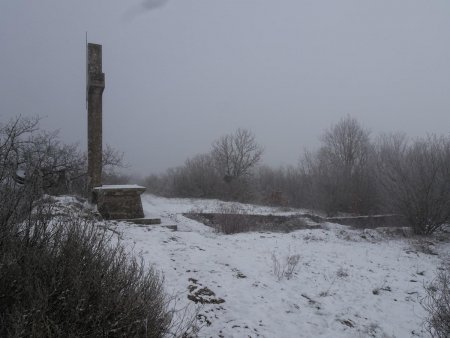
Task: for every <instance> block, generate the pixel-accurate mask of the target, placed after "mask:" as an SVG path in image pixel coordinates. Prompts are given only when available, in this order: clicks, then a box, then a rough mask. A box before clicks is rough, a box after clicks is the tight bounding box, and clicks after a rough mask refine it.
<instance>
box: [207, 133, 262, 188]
mask: <svg viewBox="0 0 450 338" xmlns="http://www.w3.org/2000/svg"><path fill="white" fill-rule="evenodd" d="M262 154H263V148H262V147H261V146H260V145H259V144H258V143H257V142H256V140H255V136H254V135H253V133H251V132H250V131H249V130H247V129H238V130H237V131H236V132H235V133H233V134H228V135H225V136H222V137H221V138H219V139H218V140H217V141H215V142H214V143H213V149H212V157H213V160H214V163H215V166H216V169H217V171H218V172H219V173H220V174H221V175H222V176H223V179H224V180H225V181H226V182H227V183H230V182H231V181H233V180H235V179H237V178H242V177H245V176H248V175H249V174H250V172H251V170H252V169H253V168H254V167H255V166H256V165H257V164H258V163H259V161H260V160H261V156H262Z"/></svg>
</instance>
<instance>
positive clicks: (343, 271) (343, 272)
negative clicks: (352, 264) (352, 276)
mask: <svg viewBox="0 0 450 338" xmlns="http://www.w3.org/2000/svg"><path fill="white" fill-rule="evenodd" d="M336 276H337V277H339V278H346V277H348V270H347V269H344V268H343V267H342V266H341V267H340V268H339V269H338V270H337V271H336Z"/></svg>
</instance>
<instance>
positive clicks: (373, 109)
mask: <svg viewBox="0 0 450 338" xmlns="http://www.w3.org/2000/svg"><path fill="white" fill-rule="evenodd" d="M86 31H88V35H89V41H90V42H94V43H99V44H102V45H103V71H104V72H105V74H106V89H105V92H104V94H103V119H104V121H103V128H104V134H103V139H104V142H105V143H109V144H111V145H112V146H113V147H115V148H117V149H119V150H121V151H123V152H125V158H126V160H127V162H128V163H129V164H130V165H131V168H130V170H131V171H132V172H137V173H140V174H150V173H157V172H161V171H163V170H165V169H166V168H168V167H172V166H176V165H180V164H182V163H183V162H184V160H185V159H186V158H187V157H189V156H192V155H195V154H198V153H202V152H206V151H208V150H209V149H210V144H211V142H212V141H214V140H215V139H216V138H218V137H219V136H221V135H223V134H225V133H229V132H232V131H234V130H235V129H237V128H238V127H244V128H248V129H251V130H252V131H253V132H254V133H255V135H256V137H257V140H258V141H259V142H260V143H261V144H262V145H263V146H264V147H265V150H266V152H265V154H264V162H265V163H266V164H269V165H274V166H277V165H286V164H296V163H297V161H298V158H299V155H300V154H301V152H302V151H303V149H304V148H305V147H306V148H311V147H314V146H315V145H317V142H318V137H319V135H320V134H321V133H322V132H323V131H324V129H326V128H328V127H329V126H330V125H331V124H332V123H335V122H337V121H338V120H339V119H340V118H341V117H343V116H345V115H347V114H350V115H352V116H354V117H356V118H357V119H358V120H359V121H360V122H361V123H362V124H363V125H364V126H366V127H368V128H370V129H371V130H372V131H373V134H377V133H378V132H380V131H404V132H406V133H407V134H409V135H411V136H421V135H425V134H426V133H427V132H434V133H439V134H448V133H449V131H450V128H449V127H450V114H449V110H450V1H448V0H428V1H425V0H278V1H274V0H272V1H269V0H168V1H165V0H147V1H142V0H133V1H132V0H128V1H124V0H98V1H95V0H89V1H88V0H82V1H80V0H77V1H75V0H73V1H61V0H39V1H32V0H2V1H1V2H0V45H1V52H0V93H1V96H0V97H1V99H0V122H5V121H6V120H7V119H9V118H11V117H13V116H16V115H18V114H22V115H25V116H27V115H40V116H43V117H46V118H45V119H44V120H43V121H42V126H43V127H45V128H47V129H52V130H54V129H59V130H60V135H61V137H62V139H63V140H64V141H66V142H78V143H79V144H80V145H81V146H82V147H83V148H84V147H86V123H87V122H86V114H87V113H86V110H85V32H86Z"/></svg>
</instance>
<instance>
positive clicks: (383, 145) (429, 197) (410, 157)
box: [377, 134, 450, 234]
mask: <svg viewBox="0 0 450 338" xmlns="http://www.w3.org/2000/svg"><path fill="white" fill-rule="evenodd" d="M377 153H378V162H377V163H378V173H379V181H380V185H381V187H382V189H383V192H384V194H383V200H384V204H385V206H386V207H387V208H389V209H388V210H390V211H392V212H395V213H399V214H401V215H403V216H404V217H405V218H406V220H407V221H408V222H409V224H410V225H411V227H412V228H413V230H414V232H415V233H417V234H430V233H432V232H434V231H435V230H437V229H438V228H440V227H441V226H442V225H443V224H445V223H447V222H449V221H450V138H449V137H437V136H435V135H430V136H428V137H427V138H424V139H417V140H415V141H414V142H412V143H411V142H408V140H407V138H406V137H405V136H404V135H400V134H394V135H383V136H382V137H380V140H379V142H378V147H377Z"/></svg>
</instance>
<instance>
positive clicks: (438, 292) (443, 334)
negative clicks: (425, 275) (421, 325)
mask: <svg viewBox="0 0 450 338" xmlns="http://www.w3.org/2000/svg"><path fill="white" fill-rule="evenodd" d="M425 289H426V293H427V296H426V298H425V299H424V301H423V303H422V305H423V307H424V308H425V310H426V311H427V312H428V317H427V319H426V321H425V325H426V328H427V330H428V332H429V333H430V334H431V336H432V337H438V338H447V337H450V268H447V270H446V271H441V272H440V273H439V274H438V276H437V278H436V280H435V281H434V282H433V283H431V284H430V285H428V286H427V287H426V288H425Z"/></svg>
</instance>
